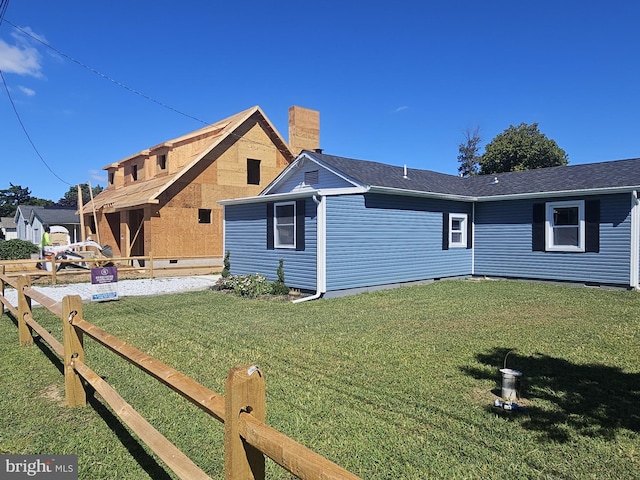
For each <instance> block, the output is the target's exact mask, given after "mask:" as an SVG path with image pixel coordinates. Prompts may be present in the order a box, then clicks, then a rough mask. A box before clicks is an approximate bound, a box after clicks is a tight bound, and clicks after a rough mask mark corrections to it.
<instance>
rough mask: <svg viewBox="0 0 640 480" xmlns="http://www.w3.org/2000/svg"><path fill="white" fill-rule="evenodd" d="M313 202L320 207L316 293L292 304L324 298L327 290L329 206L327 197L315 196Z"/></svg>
mask: <svg viewBox="0 0 640 480" xmlns="http://www.w3.org/2000/svg"><path fill="white" fill-rule="evenodd" d="M312 198H313V201H314V202H316V205H317V206H318V211H317V214H316V218H317V219H318V232H317V243H316V293H314V294H313V295H311V296H309V297H304V298H298V299H297V300H292V302H291V303H302V302H308V301H309V300H316V299H318V298H320V297H321V296H322V294H323V293H324V292H325V291H326V289H327V235H326V231H327V230H326V225H327V208H326V207H327V205H326V197H323V196H321V195H320V196H319V198H318V195H314V196H313V197H312Z"/></svg>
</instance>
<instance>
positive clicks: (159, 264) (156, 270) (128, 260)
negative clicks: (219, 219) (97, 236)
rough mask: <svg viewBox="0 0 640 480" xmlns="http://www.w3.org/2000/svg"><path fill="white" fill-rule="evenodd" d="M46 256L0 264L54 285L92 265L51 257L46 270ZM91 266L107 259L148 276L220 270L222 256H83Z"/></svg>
mask: <svg viewBox="0 0 640 480" xmlns="http://www.w3.org/2000/svg"><path fill="white" fill-rule="evenodd" d="M42 262H43V260H39V259H33V260H30V259H29V260H28V259H24V260H2V261H0V265H2V266H4V267H6V270H5V271H6V275H8V276H9V277H13V278H18V277H20V276H22V275H26V276H28V277H48V280H49V281H50V282H51V284H52V285H55V284H56V283H57V282H58V280H59V277H65V276H71V275H85V276H89V273H90V269H83V268H75V267H74V268H69V269H67V268H64V267H66V266H69V265H74V264H77V263H78V260H61V259H58V260H57V259H56V258H55V257H52V258H51V259H50V260H48V261H47V265H48V269H47V270H44V269H42V268H38V267H37V266H38V265H39V264H40V265H41V264H42ZM82 262H84V263H86V264H87V265H88V266H89V267H97V266H103V265H104V264H105V263H106V262H108V263H112V264H114V265H116V266H117V267H118V272H121V273H129V272H131V273H134V274H140V275H144V276H146V277H148V278H154V277H156V276H160V275H162V274H165V273H172V272H176V271H180V270H185V269H188V270H189V271H193V272H195V271H198V272H200V273H202V272H203V271H204V272H205V273H206V272H219V271H221V270H222V258H218V257H196V256H183V257H166V256H165V257H157V256H154V255H153V253H150V254H149V255H146V256H133V257H113V258H108V259H106V258H104V257H102V258H91V257H87V258H85V259H83V260H82Z"/></svg>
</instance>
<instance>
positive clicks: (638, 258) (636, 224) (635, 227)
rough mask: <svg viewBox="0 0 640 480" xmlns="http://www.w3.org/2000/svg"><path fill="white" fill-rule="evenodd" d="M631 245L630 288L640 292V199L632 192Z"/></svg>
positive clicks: (635, 191)
mask: <svg viewBox="0 0 640 480" xmlns="http://www.w3.org/2000/svg"><path fill="white" fill-rule="evenodd" d="M630 241H631V245H630V255H629V286H630V287H631V288H634V289H635V290H638V287H639V283H638V282H639V281H640V278H639V277H640V199H638V191H637V190H634V191H633V192H631V238H630Z"/></svg>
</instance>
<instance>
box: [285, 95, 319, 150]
mask: <svg viewBox="0 0 640 480" xmlns="http://www.w3.org/2000/svg"><path fill="white" fill-rule="evenodd" d="M289 148H290V149H291V151H292V152H293V154H294V155H296V156H297V155H298V154H299V153H300V152H301V151H302V150H311V151H314V150H316V149H318V148H320V112H319V111H317V110H310V109H308V108H303V107H297V106H295V105H294V106H293V107H289Z"/></svg>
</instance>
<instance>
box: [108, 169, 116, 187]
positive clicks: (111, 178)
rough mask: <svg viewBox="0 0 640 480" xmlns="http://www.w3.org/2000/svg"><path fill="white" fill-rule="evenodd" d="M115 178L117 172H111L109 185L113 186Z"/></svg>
mask: <svg viewBox="0 0 640 480" xmlns="http://www.w3.org/2000/svg"><path fill="white" fill-rule="evenodd" d="M114 177H115V172H109V185H113V179H114Z"/></svg>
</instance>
